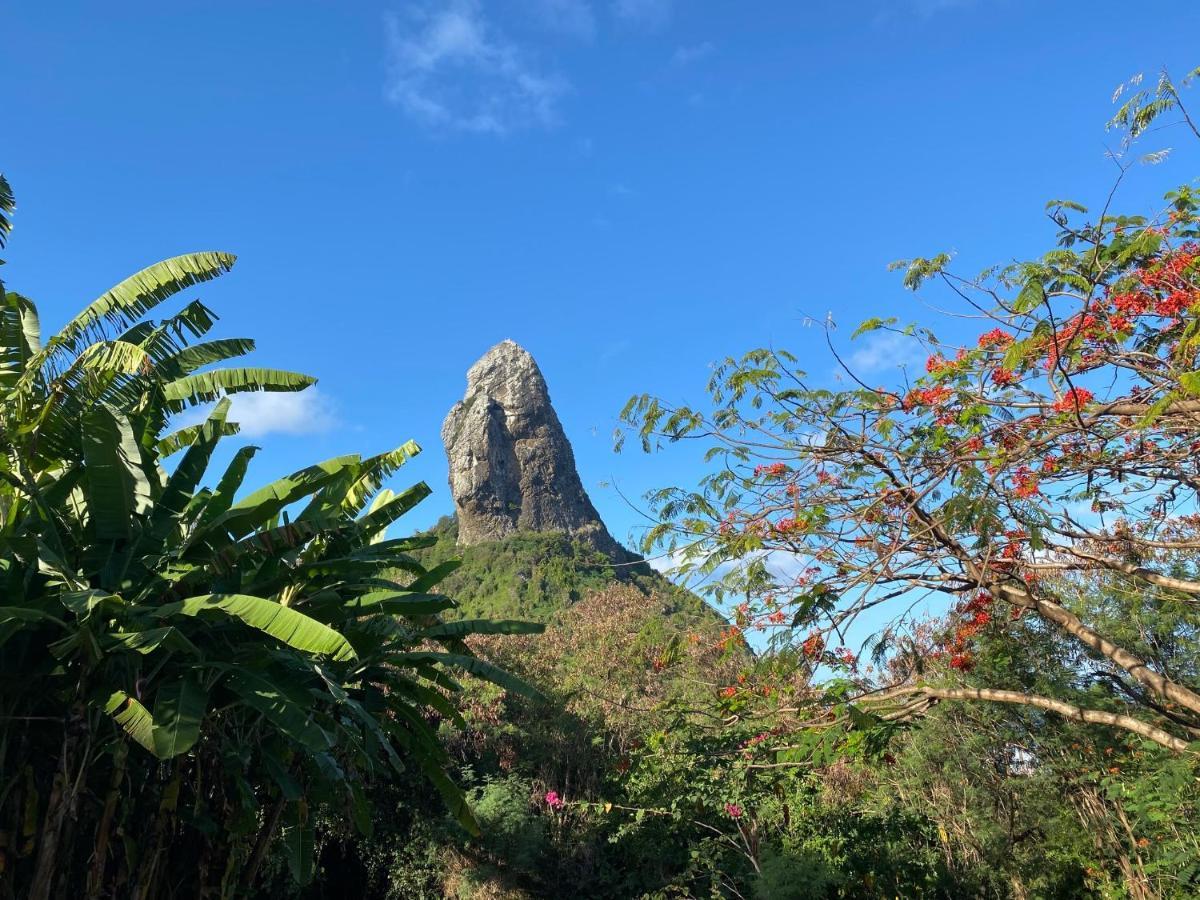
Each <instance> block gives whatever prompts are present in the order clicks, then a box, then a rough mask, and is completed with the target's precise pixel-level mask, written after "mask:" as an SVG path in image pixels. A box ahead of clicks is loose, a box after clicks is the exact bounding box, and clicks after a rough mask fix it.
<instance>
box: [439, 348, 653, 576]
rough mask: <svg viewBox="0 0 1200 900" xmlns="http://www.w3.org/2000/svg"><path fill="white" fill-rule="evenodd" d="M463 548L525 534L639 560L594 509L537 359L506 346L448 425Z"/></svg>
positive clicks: (492, 354)
mask: <svg viewBox="0 0 1200 900" xmlns="http://www.w3.org/2000/svg"><path fill="white" fill-rule="evenodd" d="M442 442H443V443H444V444H445V447H446V457H447V459H448V461H449V464H450V493H451V495H452V496H453V498H454V508H455V514H456V518H457V520H458V521H457V524H458V543H459V545H460V546H473V545H476V544H482V543H488V542H492V541H499V540H502V539H504V538H506V537H508V536H510V535H513V534H516V533H518V532H562V533H564V534H566V535H569V536H570V537H571V538H572V539H573V540H576V541H579V542H581V543H584V544H586V545H588V546H590V547H592V548H594V549H595V550H598V551H600V552H601V553H604V554H605V555H606V556H608V557H610V558H611V559H613V560H614V561H618V562H624V561H629V560H633V559H636V558H637V557H634V556H633V554H631V553H629V552H628V551H627V550H625V549H624V548H623V547H622V546H621V545H620V544H618V543H617V542H616V541H615V540H614V539H613V537H612V535H610V534H609V533H608V529H607V528H605V527H604V523H603V522H602V521H601V520H600V515H599V513H597V512H596V508H595V507H594V506H592V501H591V500H590V499H589V498H588V495H587V492H586V491H585V490H584V489H583V484H582V482H581V481H580V479H579V472H578V471H577V470H576V468H575V454H574V453H573V452H572V451H571V443H570V441H568V440H567V436H566V434H565V433H564V432H563V427H562V423H560V422H559V420H558V416H557V414H555V412H554V407H553V406H552V405H551V403H550V392H549V390H548V389H547V387H546V380H545V378H543V377H542V372H541V370H540V369H539V368H538V365H537V363H536V362H535V361H534V359H533V357H532V356H531V355H530V354H529V352H528V351H527V350H525V349H524V348H523V347H521V346H520V345H518V344H516V343H515V342H513V341H508V340H506V341H502V342H500V343H499V344H497V345H496V346H494V347H492V348H491V349H490V350H488V352H487V353H485V354H484V355H483V356H482V357H480V359H479V361H478V362H476V363H475V365H473V366H471V368H470V369H469V370H468V372H467V391H466V394H465V395H464V397H463V399H462V400H460V401H459V402H458V403H456V404H454V407H453V408H452V409H451V410H450V412H449V414H448V415H447V416H446V421H445V422H444V423H443V425H442Z"/></svg>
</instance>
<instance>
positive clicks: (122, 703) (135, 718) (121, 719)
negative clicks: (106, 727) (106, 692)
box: [104, 691, 154, 753]
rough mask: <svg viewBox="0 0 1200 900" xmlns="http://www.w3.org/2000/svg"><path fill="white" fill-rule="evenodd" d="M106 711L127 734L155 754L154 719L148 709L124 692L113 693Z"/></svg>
mask: <svg viewBox="0 0 1200 900" xmlns="http://www.w3.org/2000/svg"><path fill="white" fill-rule="evenodd" d="M104 711H105V712H106V713H108V714H109V715H110V716H112V717H113V718H114V719H115V720H116V722H117V724H118V725H120V726H121V727H122V728H124V729H125V733H126V734H128V735H129V736H130V737H131V738H133V739H134V740H135V741H137V742H138V743H139V744H141V745H142V746H143V747H145V748H146V749H147V750H149V751H150V752H151V753H154V739H153V737H152V735H153V731H154V718H153V717H152V716H151V715H150V711H149V710H148V709H146V707H144V706H142V704H141V703H139V702H138V701H137V700H135V699H134V698H133V697H130V696H129V695H128V694H126V693H125V692H124V691H113V693H112V695H111V696H109V698H108V702H107V703H106V704H105V706H104Z"/></svg>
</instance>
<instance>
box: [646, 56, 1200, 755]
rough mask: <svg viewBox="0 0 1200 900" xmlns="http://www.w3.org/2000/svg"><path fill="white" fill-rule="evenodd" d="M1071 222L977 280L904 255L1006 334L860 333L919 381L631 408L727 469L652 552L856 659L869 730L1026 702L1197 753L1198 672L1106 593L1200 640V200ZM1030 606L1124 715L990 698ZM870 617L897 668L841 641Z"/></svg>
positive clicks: (753, 614)
mask: <svg viewBox="0 0 1200 900" xmlns="http://www.w3.org/2000/svg"><path fill="white" fill-rule="evenodd" d="M1195 74H1196V73H1193V75H1195ZM1167 114H1176V115H1182V116H1183V122H1182V123H1180V124H1181V126H1182V127H1185V128H1191V130H1192V131H1193V132H1196V129H1195V126H1194V125H1193V124H1192V121H1191V119H1190V118H1189V117H1188V114H1187V111H1186V109H1184V108H1183V106H1182V104H1181V102H1180V97H1179V93H1178V91H1177V90H1176V88H1175V85H1174V84H1173V83H1172V82H1171V81H1170V80H1169V79H1167V78H1166V77H1165V76H1164V77H1163V78H1162V80H1160V82H1159V85H1158V87H1157V89H1156V90H1155V91H1154V92H1147V91H1138V92H1137V93H1135V94H1134V95H1133V96H1132V97H1131V98H1130V99H1129V100H1128V101H1127V102H1126V103H1125V105H1124V106H1122V107H1121V109H1120V111H1119V112H1118V114H1117V116H1116V118H1115V119H1114V122H1113V124H1115V125H1117V126H1121V127H1123V128H1125V129H1126V130H1127V132H1128V134H1129V136H1130V138H1131V139H1132V138H1136V137H1137V135H1138V134H1140V133H1141V132H1144V131H1145V130H1146V128H1147V126H1148V125H1149V124H1150V123H1151V122H1152V121H1155V120H1156V119H1157V118H1159V117H1161V116H1163V115H1167ZM1196 134H1197V137H1200V132H1196ZM1118 162H1120V164H1121V165H1122V166H1124V165H1125V163H1124V162H1121V161H1120V160H1118ZM1048 212H1049V217H1050V219H1051V221H1052V223H1053V225H1054V227H1055V228H1056V230H1057V241H1056V246H1055V247H1054V249H1052V250H1050V251H1049V252H1047V253H1046V254H1045V255H1044V256H1042V257H1041V258H1040V259H1035V260H1031V261H1027V262H1022V263H1017V264H1013V265H1010V266H1007V267H1004V268H999V269H992V270H988V271H987V272H985V273H983V274H982V275H981V276H979V277H975V278H966V277H962V276H960V275H958V274H956V273H955V272H954V271H953V269H952V268H951V259H950V258H949V257H948V256H947V255H940V256H936V257H933V258H920V259H914V260H911V261H906V262H904V263H902V264H899V265H901V266H902V267H903V268H904V270H905V275H904V283H905V285H906V286H907V287H909V288H912V289H914V290H915V289H918V288H921V287H924V286H926V285H928V284H931V283H940V284H941V285H943V286H944V287H945V288H946V289H948V290H949V291H950V292H951V294H952V295H953V296H954V297H956V298H957V299H958V300H959V301H960V302H961V303H962V304H963V309H964V312H966V313H968V314H969V316H970V317H975V318H977V320H978V321H981V322H982V323H983V325H982V327H980V328H978V329H977V330H976V331H975V333H974V335H973V336H972V337H970V339H967V340H956V341H950V340H941V339H939V338H938V337H937V336H936V335H934V334H933V333H932V332H931V331H929V330H927V329H924V328H918V327H907V328H901V327H899V326H898V325H897V323H896V321H895V320H894V319H887V320H883V319H874V320H871V321H869V322H867V323H865V324H864V325H863V326H862V327H861V328H859V329H858V331H857V332H855V337H857V336H859V335H860V334H863V333H866V332H871V331H876V330H880V329H883V330H889V331H894V332H897V333H900V334H903V335H907V336H908V337H910V338H911V339H912V340H913V341H915V342H919V343H920V344H921V345H923V347H924V349H925V352H926V353H928V361H927V363H926V365H925V373H924V374H923V375H922V376H921V377H919V378H918V379H916V380H915V381H913V382H912V383H911V384H902V385H898V384H893V385H887V386H882V387H877V386H871V385H868V384H866V383H865V382H864V381H862V380H861V379H860V378H859V377H858V376H857V375H856V373H854V372H853V371H851V370H850V369H848V368H847V373H848V375H849V377H850V378H851V379H852V380H853V381H854V383H855V386H854V387H852V388H850V389H843V390H827V389H824V388H822V387H819V386H816V385H814V384H813V383H812V382H810V380H809V379H808V378H807V376H806V375H805V374H804V373H803V372H801V371H799V370H798V369H797V368H796V365H795V363H796V358H795V357H794V356H791V355H789V354H787V353H785V352H782V351H774V350H757V351H754V352H751V353H749V354H746V355H745V356H744V357H742V358H741V359H738V360H733V359H730V360H726V361H725V362H724V363H723V364H721V365H720V366H718V367H717V369H716V371H715V374H714V375H713V378H712V381H711V382H710V386H709V387H710V393H711V396H712V400H713V404H714V406H713V409H711V410H710V411H701V410H696V409H691V408H679V407H674V406H671V405H670V404H667V403H664V402H662V401H661V400H657V399H654V398H651V397H649V396H641V397H636V398H634V399H633V400H631V401H630V404H629V405H628V406H627V408H626V410H625V412H624V416H623V417H624V419H625V421H626V422H627V423H629V424H630V425H632V426H634V427H635V428H636V429H637V430H638V431H639V432H640V435H641V438H642V442H643V445H644V446H645V447H646V448H647V449H650V448H651V447H652V446H653V445H654V443H655V442H656V441H658V440H660V439H666V440H669V441H675V440H680V439H684V438H699V439H702V440H704V439H707V440H708V441H709V442H710V443H711V444H712V448H711V450H710V451H709V456H708V458H709V459H710V461H718V462H719V463H720V465H719V467H718V468H717V469H716V470H715V471H713V472H712V473H711V474H710V475H708V476H707V477H706V478H705V479H704V480H703V482H702V483H701V485H700V487H699V488H698V489H697V490H686V489H680V488H669V489H666V490H663V491H660V492H657V493H656V494H654V495H652V498H651V499H652V503H653V505H654V507H655V510H656V512H657V514H658V519H659V522H660V524H659V525H658V526H657V527H655V528H654V529H652V530H651V531H650V532H649V533H648V535H647V538H646V544H647V547H648V548H649V547H653V546H659V547H663V548H665V549H667V550H669V551H671V552H674V553H676V554H678V555H679V557H680V558H682V559H683V560H684V564H683V567H684V568H685V569H699V570H702V571H707V572H714V571H717V570H718V569H719V568H722V567H727V566H728V565H729V564H730V563H731V562H732V563H735V564H736V568H735V571H734V573H733V574H732V575H730V576H727V577H726V578H725V579H724V581H723V582H722V583H721V584H722V586H721V588H719V589H718V590H719V591H720V590H728V589H729V588H731V587H732V588H735V589H736V590H737V591H738V592H739V593H740V594H742V595H743V596H744V598H745V599H744V602H742V603H741V604H740V605H739V606H738V607H737V610H736V613H737V620H738V621H737V624H738V626H739V627H741V628H746V627H765V628H769V629H774V630H775V632H776V635H777V636H776V639H775V640H776V642H777V645H779V646H788V647H790V648H792V649H794V650H795V651H797V654H796V655H797V658H799V659H806V660H807V663H806V665H807V666H808V667H809V668H813V667H815V666H816V665H824V666H827V667H832V668H833V669H836V670H839V671H840V672H841V673H842V674H844V675H845V678H844V679H842V680H840V681H839V682H838V692H839V693H838V696H839V698H841V699H842V700H845V699H846V698H849V700H850V701H851V702H850V707H853V711H854V713H855V714H856V715H857V714H858V713H861V712H863V711H864V710H865V711H870V713H871V714H872V715H871V718H875V720H876V721H878V718H876V716H878V717H882V719H884V720H891V721H894V720H896V719H904V718H907V717H909V716H912V715H915V714H919V713H920V712H922V711H924V710H925V709H927V708H928V707H929V706H930V705H931V704H933V703H935V702H938V701H946V700H978V701H993V702H1000V703H1012V704H1022V705H1025V706H1029V707H1039V708H1042V709H1044V710H1048V711H1050V712H1053V713H1057V714H1060V715H1064V716H1068V717H1070V718H1073V719H1075V720H1078V721H1082V722H1088V723H1098V724H1103V725H1108V726H1112V727H1115V728H1119V729H1125V730H1127V731H1129V732H1133V733H1135V734H1137V735H1141V736H1142V737H1144V738H1148V739H1149V740H1151V741H1154V742H1156V743H1158V744H1160V745H1162V746H1164V747H1166V748H1169V749H1171V750H1173V751H1184V750H1185V749H1186V748H1187V747H1188V744H1189V741H1191V740H1195V739H1196V738H1198V737H1200V681H1197V673H1196V672H1194V671H1177V670H1176V669H1175V668H1174V667H1173V666H1172V663H1171V652H1170V647H1169V646H1167V645H1166V644H1164V643H1162V642H1149V643H1147V642H1146V641H1131V642H1124V643H1123V642H1122V641H1120V640H1119V639H1118V638H1117V637H1115V636H1114V635H1113V634H1110V633H1106V632H1105V631H1104V630H1103V629H1102V627H1100V625H1098V622H1099V621H1101V619H1104V617H1101V619H1097V618H1095V617H1094V616H1091V615H1090V614H1091V613H1094V612H1095V602H1094V600H1095V598H1096V597H1098V596H1101V595H1102V596H1104V597H1105V598H1106V603H1107V604H1108V608H1107V612H1106V615H1107V616H1108V618H1111V617H1112V614H1114V613H1115V615H1116V616H1117V617H1119V618H1126V619H1129V620H1137V619H1138V618H1139V617H1144V616H1146V615H1149V614H1152V613H1157V612H1169V613H1170V614H1171V615H1172V616H1174V617H1175V618H1176V619H1177V621H1178V622H1179V623H1180V624H1179V628H1178V629H1177V630H1176V631H1175V632H1174V633H1173V639H1174V640H1184V641H1194V639H1195V637H1196V627H1197V623H1198V622H1200V617H1197V615H1196V611H1197V604H1198V603H1200V567H1198V566H1197V565H1196V561H1197V556H1196V551H1197V550H1200V506H1198V505H1197V491H1198V490H1200V459H1198V456H1197V454H1198V451H1200V359H1198V353H1200V194H1198V193H1197V192H1195V191H1194V190H1193V189H1191V188H1188V187H1183V188H1180V189H1178V190H1176V191H1174V192H1172V193H1170V194H1168V195H1167V197H1166V204H1165V207H1164V208H1163V209H1162V210H1161V211H1160V212H1158V213H1156V214H1153V215H1151V216H1146V217H1143V216H1124V215H1115V214H1113V213H1111V212H1110V211H1109V208H1108V205H1107V204H1106V206H1105V208H1104V209H1102V210H1101V211H1100V213H1099V214H1098V215H1095V216H1093V217H1089V214H1088V211H1087V210H1086V209H1085V208H1084V207H1082V206H1080V205H1079V204H1076V203H1072V202H1068V201H1053V202H1051V203H1050V204H1048ZM831 347H832V344H831ZM930 595H934V596H937V595H940V596H942V597H945V598H948V599H947V602H946V608H947V609H948V610H949V612H948V619H947V620H946V622H945V626H944V627H941V626H938V627H930V626H929V625H928V624H927V623H922V622H921V620H919V618H918V616H917V612H918V611H919V610H920V608H921V607H922V606H924V605H925V603H924V602H923V601H924V600H925V599H926V598H928V597H929V596H930ZM1113 604H1116V606H1115V608H1114V606H1113ZM1022 616H1033V617H1037V619H1038V620H1039V621H1040V623H1041V624H1042V625H1043V626H1044V627H1045V628H1047V629H1052V630H1054V631H1055V632H1057V633H1060V634H1063V635H1065V636H1067V637H1069V638H1070V639H1072V640H1074V641H1077V642H1079V644H1080V645H1081V646H1082V647H1083V648H1084V650H1085V651H1086V659H1087V668H1088V670H1089V671H1088V674H1089V676H1091V675H1095V676H1097V677H1100V676H1102V677H1103V678H1104V679H1106V681H1107V683H1109V684H1110V685H1111V686H1112V695H1113V696H1112V698H1111V702H1105V703H1101V704H1096V705H1095V706H1092V707H1088V706H1081V705H1077V704H1075V703H1072V702H1068V701H1066V700H1063V699H1061V698H1059V697H1054V696H1042V695H1039V694H1036V693H1029V692H1027V691H1016V690H1010V689H1007V688H1006V687H1005V686H1003V685H985V686H976V685H971V686H968V685H967V684H966V683H965V681H964V679H963V676H964V673H966V672H969V671H970V670H971V668H972V666H973V662H974V660H973V655H972V648H973V645H974V643H975V641H976V640H977V639H978V638H979V636H980V635H981V634H982V633H983V632H984V630H985V629H987V630H990V631H989V634H991V633H993V632H994V633H997V634H1000V633H1002V632H1003V630H1004V629H1005V628H1006V627H1009V624H1010V623H1012V622H1013V621H1014V620H1016V619H1018V618H1020V617H1022ZM855 620H860V624H861V623H862V622H872V623H875V622H882V623H884V624H882V625H880V626H879V627H878V628H876V629H874V630H875V631H876V634H875V638H874V640H873V641H872V642H871V646H872V647H873V655H874V660H873V665H867V661H866V660H864V659H862V658H861V654H860V653H854V652H851V651H848V650H845V649H841V650H831V649H830V647H831V646H833V645H835V644H838V643H847V639H846V637H845V635H846V631H847V629H848V628H849V627H850V626H851V625H852V624H853V623H854V622H855ZM807 699H808V700H809V701H811V702H808V703H804V704H800V705H798V706H797V707H796V711H797V712H801V711H802V715H803V716H804V717H806V721H808V722H809V723H813V722H821V721H828V720H829V714H830V710H831V709H832V707H831V706H829V695H828V693H827V692H826V693H820V692H816V693H814V694H813V696H812V697H809V698H807ZM814 703H815V704H816V705H817V707H821V706H824V709H823V710H822V709H814ZM847 709H848V707H847V706H846V705H845V704H844V703H843V704H842V705H840V706H839V707H838V710H840V711H842V712H845V711H846V710H847ZM834 718H837V717H836V716H835V717H834Z"/></svg>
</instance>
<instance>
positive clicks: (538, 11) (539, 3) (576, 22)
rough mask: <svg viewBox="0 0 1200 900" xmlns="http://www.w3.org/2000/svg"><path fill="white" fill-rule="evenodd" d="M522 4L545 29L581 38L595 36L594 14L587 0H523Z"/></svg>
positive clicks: (586, 38)
mask: <svg viewBox="0 0 1200 900" xmlns="http://www.w3.org/2000/svg"><path fill="white" fill-rule="evenodd" d="M524 4H525V6H526V8H527V10H528V12H529V14H530V15H531V16H532V18H533V19H534V21H535V22H537V23H538V24H539V25H540V26H541V27H542V28H544V29H546V30H547V31H552V32H556V33H558V34H563V35H566V36H568V37H575V38H580V39H582V40H591V39H592V38H593V37H595V36H596V16H595V14H594V13H593V12H592V5H591V3H589V2H588V0H524Z"/></svg>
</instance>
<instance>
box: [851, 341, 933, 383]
mask: <svg viewBox="0 0 1200 900" xmlns="http://www.w3.org/2000/svg"><path fill="white" fill-rule="evenodd" d="M922 355H923V351H922V349H921V344H920V343H919V342H918V341H917V339H916V338H912V337H909V336H907V335H903V334H896V332H894V331H875V332H872V333H871V334H869V335H867V336H866V337H865V338H863V339H862V345H861V346H859V347H858V348H857V349H856V350H855V351H854V352H853V353H851V354H850V355H849V357H845V359H846V365H847V366H849V367H850V371H851V372H853V373H854V374H855V375H872V374H874V373H876V372H882V371H886V370H889V369H894V368H896V367H897V366H902V365H912V364H913V363H916V362H918V361H919V360H920V359H921V357H922Z"/></svg>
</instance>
